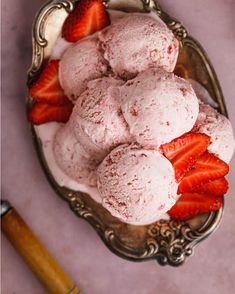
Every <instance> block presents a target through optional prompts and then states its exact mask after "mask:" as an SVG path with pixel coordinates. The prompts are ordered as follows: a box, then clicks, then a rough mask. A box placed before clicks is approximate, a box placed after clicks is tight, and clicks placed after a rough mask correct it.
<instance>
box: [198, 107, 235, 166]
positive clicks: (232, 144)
mask: <svg viewBox="0 0 235 294" xmlns="http://www.w3.org/2000/svg"><path fill="white" fill-rule="evenodd" d="M199 109H200V110H199V114H198V118H197V121H196V124H195V126H194V128H193V130H194V131H195V132H199V133H204V134H207V135H208V136H210V137H211V144H210V145H209V147H208V150H209V151H210V152H211V153H214V154H215V155H217V156H218V157H219V158H220V159H222V160H223V161H225V162H227V163H229V162H230V160H231V158H232V156H233V153H234V148H235V140H234V136H233V129H232V125H231V122H230V121H229V120H228V119H227V118H226V117H225V116H224V115H222V114H220V113H218V112H217V111H216V110H215V109H214V108H212V107H211V106H210V105H207V104H204V103H201V104H200V106H199Z"/></svg>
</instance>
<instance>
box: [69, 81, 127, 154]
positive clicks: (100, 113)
mask: <svg viewBox="0 0 235 294" xmlns="http://www.w3.org/2000/svg"><path fill="white" fill-rule="evenodd" d="M121 84H123V81H121V80H116V79H114V78H112V77H103V78H102V79H96V80H93V81H90V82H89V83H88V85H87V89H86V91H85V92H83V93H82V94H81V96H80V97H79V98H78V100H77V102H76V104H75V107H74V109H73V113H72V115H71V118H70V123H71V125H72V128H73V131H74V133H75V136H76V138H77V139H78V140H79V142H80V143H81V144H82V146H83V147H84V149H85V150H86V151H87V152H88V153H89V154H90V155H91V156H93V157H94V158H96V159H98V160H102V159H103V158H104V157H105V156H106V155H107V154H108V152H109V151H111V150H112V149H113V148H114V147H116V146H118V145H120V144H123V143H128V142H130V134H129V128H128V126H127V124H126V122H125V120H124V117H123V115H122V112H121V108H120V104H119V102H118V100H116V99H115V95H114V94H113V93H114V91H115V88H116V87H117V86H120V85H121Z"/></svg>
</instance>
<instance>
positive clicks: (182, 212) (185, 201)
mask: <svg viewBox="0 0 235 294" xmlns="http://www.w3.org/2000/svg"><path fill="white" fill-rule="evenodd" d="M221 206H222V197H217V196H214V195H205V194H199V193H184V194H182V195H181V197H180V198H179V200H178V201H177V202H176V204H175V205H174V206H173V207H172V208H171V209H170V210H169V211H168V214H169V215H170V217H171V218H173V219H178V220H187V219H190V218H192V217H194V216H196V215H197V214H199V213H203V212H208V211H215V210H218V209H220V207H221Z"/></svg>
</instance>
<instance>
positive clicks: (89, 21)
mask: <svg viewBox="0 0 235 294" xmlns="http://www.w3.org/2000/svg"><path fill="white" fill-rule="evenodd" d="M109 24H110V20H109V16H108V13H107V12H106V10H105V7H104V5H103V2H102V0H81V1H79V2H78V3H77V5H76V7H75V9H74V10H73V11H72V12H71V13H70V15H69V16H68V17H67V18H66V20H65V22H64V25H63V28H62V37H63V38H64V39H65V40H67V41H69V42H76V41H78V40H80V39H82V38H84V37H86V36H88V35H91V34H93V33H95V32H97V31H98V30H101V29H103V28H104V27H106V26H107V25H109Z"/></svg>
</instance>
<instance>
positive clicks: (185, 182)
mask: <svg viewBox="0 0 235 294" xmlns="http://www.w3.org/2000/svg"><path fill="white" fill-rule="evenodd" d="M228 171H229V166H228V165H227V163H225V162H224V161H223V160H221V159H219V158H218V157H217V156H215V155H213V154H211V153H209V152H207V151H206V152H205V153H204V154H202V155H201V156H200V157H199V158H198V160H197V161H196V163H195V165H194V166H193V168H192V169H191V170H190V171H189V172H188V173H187V174H186V175H185V176H184V177H183V179H182V181H181V182H180V184H179V188H178V194H182V193H184V192H190V191H192V190H193V189H194V188H195V187H197V186H199V185H202V184H205V183H208V182H209V181H211V180H215V179H218V178H221V177H224V176H225V175H226V174H227V173H228Z"/></svg>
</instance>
